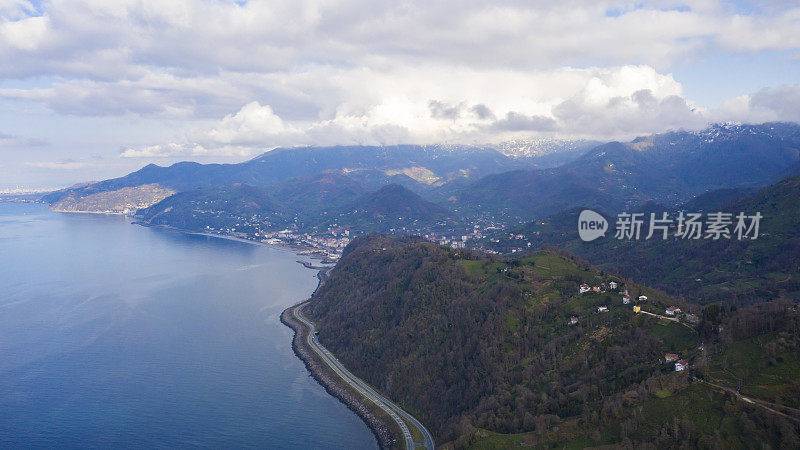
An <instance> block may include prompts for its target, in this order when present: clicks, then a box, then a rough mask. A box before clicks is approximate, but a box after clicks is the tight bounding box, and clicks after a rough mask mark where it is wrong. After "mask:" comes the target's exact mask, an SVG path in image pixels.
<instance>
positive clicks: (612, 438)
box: [310, 235, 800, 448]
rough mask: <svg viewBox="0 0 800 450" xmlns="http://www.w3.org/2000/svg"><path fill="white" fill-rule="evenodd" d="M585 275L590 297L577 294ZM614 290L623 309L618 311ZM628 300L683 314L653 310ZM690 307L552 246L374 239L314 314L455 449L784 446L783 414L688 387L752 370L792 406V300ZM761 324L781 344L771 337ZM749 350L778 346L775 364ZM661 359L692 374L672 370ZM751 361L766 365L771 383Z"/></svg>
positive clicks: (336, 341) (343, 354) (333, 280)
mask: <svg viewBox="0 0 800 450" xmlns="http://www.w3.org/2000/svg"><path fill="white" fill-rule="evenodd" d="M611 282H616V283H619V285H618V286H617V287H616V290H614V289H612V287H611V286H612V285H611V284H610V283H611ZM582 283H587V284H588V285H590V286H593V287H594V286H596V287H598V289H599V290H601V292H589V293H585V294H579V292H578V288H579V285H581V284H582ZM623 290H627V291H628V293H629V294H630V296H631V297H632V298H633V299H634V300H633V301H632V303H630V304H623V302H622V292H621V291H623ZM639 295H645V296H646V297H647V300H646V301H643V302H637V301H636V299H638V297H639ZM634 304H635V305H636V306H639V307H641V308H642V309H643V310H644V311H647V312H651V313H654V314H657V315H663V314H665V308H666V307H668V306H679V307H680V308H681V309H682V310H683V312H684V313H687V312H694V313H695V316H684V317H682V318H681V319H680V320H679V321H678V320H667V319H660V318H658V317H656V316H652V315H647V314H644V313H639V314H636V313H634V311H633V309H632V306H633V305H634ZM601 306H606V307H607V308H608V311H607V312H600V311H599V310H598V307H601ZM694 308H695V307H692V306H690V305H686V304H681V303H680V302H677V301H675V300H673V299H671V298H670V297H669V296H667V295H666V294H663V293H661V292H659V291H655V290H652V289H649V288H646V287H643V286H640V285H637V284H635V283H633V282H631V281H630V280H624V279H620V278H618V277H615V276H613V275H609V274H605V273H602V272H597V271H595V270H593V269H592V268H591V267H589V266H588V264H587V263H585V262H583V261H581V260H579V259H576V258H575V257H572V256H570V255H568V254H565V253H560V252H559V251H557V250H554V249H548V250H544V251H541V252H538V253H536V254H533V255H530V256H528V257H525V258H521V259H510V260H507V259H495V258H490V257H483V256H477V255H475V254H471V253H469V252H466V251H463V250H454V249H451V248H448V247H442V246H439V245H436V244H433V243H430V242H424V241H420V240H416V239H413V238H391V237H383V236H375V235H373V236H367V237H363V238H359V239H357V240H355V241H354V242H353V243H351V244H350V245H349V246H348V247H347V249H346V251H345V254H344V256H343V257H342V259H341V260H340V262H339V263H338V264H337V266H336V268H335V269H334V270H333V271H332V272H331V273H330V277H329V278H328V280H327V281H326V282H325V283H324V284H323V285H322V286H321V288H320V289H319V290H318V291H317V293H316V294H315V295H314V297H313V298H312V302H311V308H310V312H311V313H312V315H313V317H314V319H315V320H316V321H317V323H318V329H319V333H320V334H319V338H320V340H321V341H322V343H323V344H324V345H326V346H327V347H328V348H329V349H331V351H332V352H333V353H334V354H336V355H337V356H338V357H339V359H340V360H341V361H342V362H343V363H344V364H345V365H347V367H349V368H350V369H351V370H352V371H353V372H354V373H356V374H357V375H358V376H360V377H362V378H364V379H365V380H367V381H368V382H369V383H371V384H372V385H374V386H376V387H378V388H379V389H381V390H382V391H384V392H385V393H387V394H388V395H389V397H391V398H392V399H394V400H395V401H397V402H399V403H400V404H401V405H402V406H403V407H404V408H406V409H407V410H409V411H410V412H411V413H412V414H414V415H415V416H416V417H418V418H420V419H421V420H422V421H423V422H424V423H425V424H426V425H427V426H428V428H429V429H431V431H432V432H433V433H434V434H435V436H436V438H437V441H438V442H449V445H453V446H455V447H457V448H463V447H468V446H475V447H479V448H492V447H496V446H500V447H507V446H517V445H520V444H524V445H540V446H541V445H558V446H561V445H571V446H572V445H574V446H587V445H604V444H621V443H624V444H630V445H633V444H637V443H651V444H655V445H658V446H661V447H665V446H671V445H675V443H676V442H678V443H685V444H688V445H690V446H691V445H697V446H705V447H709V448H711V447H714V446H723V447H726V446H751V445H756V444H757V443H759V444H760V443H770V445H772V446H774V447H778V446H780V445H782V444H785V443H787V442H796V441H792V439H796V437H797V433H798V429H797V423H795V422H793V421H792V420H791V419H787V418H785V417H783V416H776V415H774V414H772V415H771V414H770V413H768V412H767V411H766V410H764V409H759V408H758V407H755V406H748V405H747V404H744V403H742V402H739V401H738V400H737V399H736V398H735V397H734V396H733V394H730V393H726V392H725V391H724V390H721V389H719V388H715V387H713V386H712V385H709V384H705V383H702V382H698V381H694V378H695V377H701V378H708V379H709V380H714V382H715V384H719V385H723V384H724V383H730V379H725V374H727V373H729V372H730V373H733V374H734V375H733V377H740V376H742V375H743V374H750V376H749V377H745V378H747V379H748V380H749V381H747V382H748V383H750V384H751V385H752V384H753V383H755V382H758V383H763V384H759V385H758V386H753V390H754V391H758V390H759V389H761V391H759V392H760V394H759V395H761V396H762V398H764V399H766V400H765V401H769V402H776V401H780V402H783V403H785V404H786V405H792V406H791V407H797V406H800V405H798V392H799V391H797V389H798V380H797V378H796V377H795V376H794V375H793V373H796V372H793V371H794V370H796V369H800V367H798V360H797V358H795V357H793V356H791V355H792V352H795V351H797V350H798V339H797V335H798V323H799V322H798V312H797V307H796V305H790V304H774V305H773V309H771V310H770V313H764V312H761V313H750V312H749V310H748V314H747V315H744V312H743V311H741V310H739V311H737V310H733V311H731V310H728V309H725V308H720V307H718V306H715V307H709V308H707V309H706V310H703V311H700V310H699V309H694ZM573 318H574V319H575V320H574V322H577V323H576V324H572V325H571V324H570V321H571V320H572V319H573ZM720 325H722V327H721V329H722V330H725V331H723V333H722V334H720V333H719V330H720ZM745 328H746V329H747V330H748V331H747V332H746V333H745V332H741V333H740V332H739V331H734V330H740V329H745ZM769 333H773V334H774V335H780V336H781V337H782V339H781V341H780V343H779V344H770V343H769V342H767V341H769V339H766V338H764V336H768V335H769ZM748 339H749V341H748ZM759 339H764V340H763V341H759ZM745 342H747V343H746V344H743V343H745ZM741 345H745V346H747V347H746V348H745V350H746V351H745V353H742V352H740V351H739V350H737V349H738V348H739V347H738V346H741ZM759 345H773V346H774V348H772V349H771V350H770V353H769V355H770V357H771V358H772V360H768V359H766V358H764V357H762V355H760V354H758V353H757V351H754V350H753V349H758V348H760V347H759ZM731 352H733V353H731ZM666 353H676V354H678V355H680V358H683V359H685V360H687V362H688V365H689V369H688V370H686V371H683V372H680V373H676V372H675V371H674V367H673V364H667V363H665V360H664V358H665V354H666ZM725 355H728V356H725ZM779 357H780V359H779ZM762 366H763V367H767V366H769V367H771V368H773V369H772V371H771V372H770V375H769V376H770V378H769V379H764V378H763V377H761V376H760V375H759V368H760V367H762ZM737 368H738V369H737ZM736 370H739V372H736ZM737 373H738V375H736V374H737ZM712 375H713V376H712ZM756 380H757V381H756ZM720 383H723V384H720ZM724 385H726V386H727V384H724ZM764 386H773V387H774V389H773V390H771V391H770V389H769V388H767V389H765V388H764ZM768 391H769V392H771V393H772V394H777V396H778V397H780V398H779V399H777V398H775V395H772V394H768V393H767V392H768ZM754 395H756V394H754ZM770 395H772V396H770ZM688 405H693V408H688ZM742 418H743V419H742ZM742 423H744V424H746V426H740V424H742ZM755 423H757V424H758V426H753V424H755ZM676 440H677V441H676Z"/></svg>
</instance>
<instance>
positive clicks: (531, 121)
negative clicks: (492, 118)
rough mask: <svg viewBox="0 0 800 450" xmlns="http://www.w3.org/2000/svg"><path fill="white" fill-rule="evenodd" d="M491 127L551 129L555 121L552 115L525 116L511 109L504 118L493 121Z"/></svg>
mask: <svg viewBox="0 0 800 450" xmlns="http://www.w3.org/2000/svg"><path fill="white" fill-rule="evenodd" d="M491 128H492V129H493V130H496V131H552V130H554V129H555V128H556V121H555V119H553V118H552V117H545V116H527V115H525V114H520V113H517V112H513V111H511V112H509V113H507V114H506V116H505V118H503V119H501V120H498V121H496V122H494V123H493V124H492V126H491Z"/></svg>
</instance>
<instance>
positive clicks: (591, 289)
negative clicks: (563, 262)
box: [578, 281, 619, 294]
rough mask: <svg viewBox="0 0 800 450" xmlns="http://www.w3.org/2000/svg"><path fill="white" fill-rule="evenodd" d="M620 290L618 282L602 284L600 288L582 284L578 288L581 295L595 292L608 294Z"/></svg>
mask: <svg viewBox="0 0 800 450" xmlns="http://www.w3.org/2000/svg"><path fill="white" fill-rule="evenodd" d="M618 288H619V283H617V282H616V281H609V282H608V285H606V283H600V285H598V286H589V285H588V284H586V283H583V284H581V285H580V286H578V291H579V293H581V294H585V293H587V292H594V293H597V294H599V293H602V292H606V291H607V290H610V291H616V290H617V289H618Z"/></svg>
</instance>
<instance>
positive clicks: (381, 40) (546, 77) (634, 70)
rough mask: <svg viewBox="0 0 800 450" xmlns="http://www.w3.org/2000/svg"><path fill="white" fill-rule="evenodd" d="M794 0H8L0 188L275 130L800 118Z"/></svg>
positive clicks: (0, 34)
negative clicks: (551, 0) (531, 0)
mask: <svg viewBox="0 0 800 450" xmlns="http://www.w3.org/2000/svg"><path fill="white" fill-rule="evenodd" d="M798 30H800V6H799V5H798V4H797V3H796V2H793V1H785V0H783V1H782V0H773V1H770V0H752V1H735V2H730V1H721V0H696V1H672V0H652V1H638V2H630V1H623V0H605V1H595V0H592V1H590V0H565V1H561V2H530V1H498V2H491V3H487V2H481V1H473V0H460V1H454V0H452V1H451V0H445V1H440V2H435V3H432V2H427V1H406V2H394V1H391V2H390V1H380V0H373V1H362V0H343V1H340V2H336V3H332V2H323V1H320V0H291V1H290V0H272V1H264V2H253V1H251V2H241V1H239V2H233V1H222V0H171V1H170V2H163V1H155V0H137V1H133V0H130V1H128V0H73V1H60V0H51V1H37V2H29V1H26V0H0V189H6V188H11V187H15V186H24V187H30V188H41V187H59V186H64V185H68V184H71V183H74V182H81V181H86V180H95V179H103V178H108V177H113V176H120V175H123V174H125V173H127V172H130V171H132V170H136V169H137V168H139V167H141V166H143V165H146V164H148V163H151V162H154V163H156V164H161V165H164V164H170V163H172V162H176V161H179V160H187V159H188V160H196V161H201V162H211V161H217V162H236V161H241V160H245V159H248V158H251V157H253V156H255V155H257V154H259V153H261V152H264V151H268V150H270V149H272V148H275V147H277V146H298V145H335V144H370V145H380V144H395V143H419V144H427V143H462V144H491V143H498V142H502V141H506V140H511V139H538V138H590V139H599V140H612V139H630V138H632V137H634V136H637V135H643V134H649V133H656V132H662V131H666V130H670V129H699V128H703V127H705V126H706V125H707V124H708V123H710V122H718V121H737V122H750V123H758V122H764V121H772V120H786V121H800V104H798V103H800V86H798V83H800V32H798Z"/></svg>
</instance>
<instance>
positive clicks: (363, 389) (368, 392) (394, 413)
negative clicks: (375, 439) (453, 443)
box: [292, 303, 435, 450]
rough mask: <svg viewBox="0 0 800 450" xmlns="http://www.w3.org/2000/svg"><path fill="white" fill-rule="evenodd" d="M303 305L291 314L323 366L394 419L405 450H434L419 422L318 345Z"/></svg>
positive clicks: (311, 323) (431, 440) (429, 435)
mask: <svg viewBox="0 0 800 450" xmlns="http://www.w3.org/2000/svg"><path fill="white" fill-rule="evenodd" d="M305 305H306V303H301V304H300V305H297V306H295V307H294V310H293V311H292V312H293V314H294V317H295V318H296V319H297V320H299V321H300V322H303V323H304V324H305V325H306V326H307V327H308V329H309V332H308V336H307V337H306V342H307V343H308V346H309V347H310V348H311V350H313V351H314V353H316V354H317V355H319V357H320V358H322V360H323V361H324V362H325V364H327V365H328V367H330V368H331V370H333V372H334V373H336V375H338V376H339V377H340V378H341V379H342V380H344V381H345V382H346V383H347V384H348V385H350V386H351V387H352V388H353V389H355V390H356V391H358V392H359V393H360V394H361V395H363V396H364V397H365V398H367V399H369V400H370V401H371V402H373V403H375V404H376V405H377V406H378V407H379V408H380V409H382V410H383V411H385V412H386V414H388V415H389V416H390V417H391V418H392V419H394V421H395V422H397V425H398V426H399V427H400V430H402V432H403V437H404V438H405V441H406V449H409V450H414V449H416V448H419V447H425V448H426V449H428V450H434V447H435V446H434V443H433V436H431V434H430V432H428V430H427V429H426V428H425V426H424V425H422V423H420V421H418V420H417V419H415V418H414V416H412V415H411V414H409V413H407V412H405V411H404V410H403V409H402V408H400V407H399V406H397V405H396V404H394V403H393V402H392V401H391V400H389V399H388V398H386V397H384V396H382V395H381V394H379V393H378V392H376V391H375V389H373V388H372V387H371V386H369V385H368V384H367V383H365V382H364V381H362V380H361V379H360V378H358V377H357V376H355V375H353V374H352V373H350V371H349V370H347V369H346V368H345V367H344V366H343V365H342V364H341V363H340V362H339V360H338V359H336V357H335V356H333V354H331V352H329V351H328V349H326V348H325V347H324V346H323V345H322V344H320V343H319V341H318V340H317V336H316V334H315V332H316V328H315V326H314V323H313V322H311V321H310V320H308V319H306V318H305V316H303V312H302V309H303V307H304V306H305ZM403 419H405V420H403ZM406 421H408V422H410V423H411V424H412V425H413V426H415V427H416V428H417V429H418V430H419V432H420V434H422V436H423V438H424V441H423V442H414V438H413V437H412V435H411V430H409V429H408V425H407V424H406Z"/></svg>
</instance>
